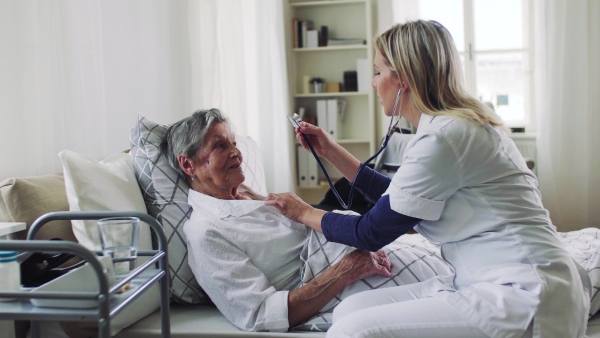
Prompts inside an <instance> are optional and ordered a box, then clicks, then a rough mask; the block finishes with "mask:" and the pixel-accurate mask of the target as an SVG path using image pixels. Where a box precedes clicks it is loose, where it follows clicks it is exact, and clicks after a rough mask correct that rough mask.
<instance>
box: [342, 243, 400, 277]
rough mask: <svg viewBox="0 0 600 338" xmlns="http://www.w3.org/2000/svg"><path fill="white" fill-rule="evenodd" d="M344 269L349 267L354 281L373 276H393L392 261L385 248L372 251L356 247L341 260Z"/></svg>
mask: <svg viewBox="0 0 600 338" xmlns="http://www.w3.org/2000/svg"><path fill="white" fill-rule="evenodd" d="M340 267H341V268H342V269H348V270H347V271H348V272H349V276H350V280H351V281H352V282H354V281H357V280H360V279H363V278H366V277H369V276H372V275H381V276H384V277H391V275H392V262H391V261H390V259H389V257H388V256H387V254H386V253H385V252H384V251H383V250H379V251H377V252H370V251H367V250H360V249H356V250H354V251H352V252H351V253H349V254H348V255H346V256H345V257H344V258H342V260H341V261H340Z"/></svg>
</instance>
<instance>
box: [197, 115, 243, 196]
mask: <svg viewBox="0 0 600 338" xmlns="http://www.w3.org/2000/svg"><path fill="white" fill-rule="evenodd" d="M194 160H195V161H194V162H196V163H195V164H196V165H195V167H194V170H193V174H194V176H195V178H196V179H197V180H198V184H199V186H200V188H201V189H202V190H204V191H206V192H214V191H215V189H217V190H219V191H220V190H231V189H232V188H237V187H238V186H239V185H240V184H242V183H243V182H244V173H243V172H242V166H241V165H242V161H243V158H242V154H241V153H240V151H239V150H238V148H237V147H236V142H235V135H234V134H233V133H232V132H231V130H230V128H229V125H227V123H223V122H219V123H216V124H214V125H213V126H212V128H211V129H210V131H209V132H208V134H207V135H206V138H205V141H204V146H203V147H202V149H200V151H198V153H197V154H196V156H195V158H194Z"/></svg>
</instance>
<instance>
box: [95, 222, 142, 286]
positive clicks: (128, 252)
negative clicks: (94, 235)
mask: <svg viewBox="0 0 600 338" xmlns="http://www.w3.org/2000/svg"><path fill="white" fill-rule="evenodd" d="M98 231H99V232H100V244H101V246H102V251H103V252H104V254H105V255H108V256H110V257H111V258H112V261H113V265H114V271H115V278H117V279H118V278H119V277H123V276H125V275H127V274H128V273H129V272H130V271H131V270H133V269H134V268H135V261H136V259H137V251H138V242H139V237H140V219H139V218H137V217H110V218H103V219H101V220H98Z"/></svg>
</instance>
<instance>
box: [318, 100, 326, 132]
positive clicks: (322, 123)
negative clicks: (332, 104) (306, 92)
mask: <svg viewBox="0 0 600 338" xmlns="http://www.w3.org/2000/svg"><path fill="white" fill-rule="evenodd" d="M317 126H319V127H321V128H322V129H323V130H327V100H317Z"/></svg>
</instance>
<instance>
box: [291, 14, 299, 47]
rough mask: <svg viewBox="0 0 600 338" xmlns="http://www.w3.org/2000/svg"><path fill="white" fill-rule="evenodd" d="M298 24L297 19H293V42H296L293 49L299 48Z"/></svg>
mask: <svg viewBox="0 0 600 338" xmlns="http://www.w3.org/2000/svg"><path fill="white" fill-rule="evenodd" d="M298 22H299V20H298V19H296V18H293V19H292V41H293V42H294V44H293V47H294V48H298V43H299V42H298Z"/></svg>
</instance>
